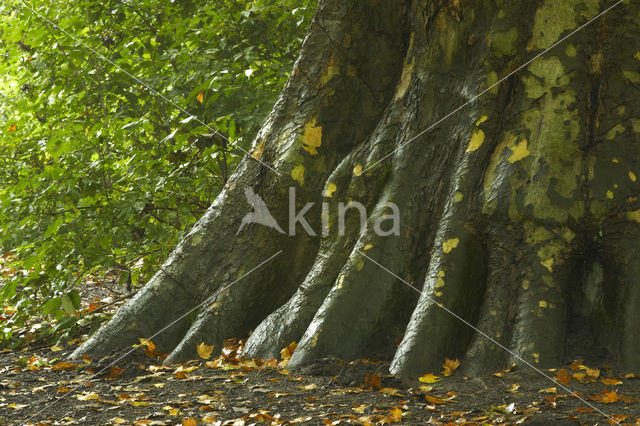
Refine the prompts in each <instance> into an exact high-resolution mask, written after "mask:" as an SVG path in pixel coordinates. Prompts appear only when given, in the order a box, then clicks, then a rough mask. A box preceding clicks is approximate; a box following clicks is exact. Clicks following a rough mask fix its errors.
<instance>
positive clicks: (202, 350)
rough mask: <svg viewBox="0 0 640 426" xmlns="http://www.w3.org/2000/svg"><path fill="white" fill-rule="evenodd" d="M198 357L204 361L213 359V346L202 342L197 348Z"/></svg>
mask: <svg viewBox="0 0 640 426" xmlns="http://www.w3.org/2000/svg"><path fill="white" fill-rule="evenodd" d="M197 350H198V356H199V357H200V358H202V359H209V358H211V353H212V352H213V345H211V346H209V345H207V344H206V343H204V342H202V343H200V344H199V345H198V347H197Z"/></svg>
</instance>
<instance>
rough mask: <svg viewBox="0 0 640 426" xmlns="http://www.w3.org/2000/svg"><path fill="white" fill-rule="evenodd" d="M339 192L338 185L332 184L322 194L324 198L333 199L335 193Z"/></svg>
mask: <svg viewBox="0 0 640 426" xmlns="http://www.w3.org/2000/svg"><path fill="white" fill-rule="evenodd" d="M337 190H338V188H337V187H336V184H335V183H333V182H331V183H329V184H327V187H326V188H325V190H324V191H323V192H322V196H323V197H327V198H331V197H333V193H334V192H336V191H337Z"/></svg>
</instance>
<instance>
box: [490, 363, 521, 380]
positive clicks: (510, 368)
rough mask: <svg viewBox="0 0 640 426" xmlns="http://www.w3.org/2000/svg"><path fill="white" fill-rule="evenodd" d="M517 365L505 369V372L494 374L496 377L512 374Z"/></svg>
mask: <svg viewBox="0 0 640 426" xmlns="http://www.w3.org/2000/svg"><path fill="white" fill-rule="evenodd" d="M515 366H516V365H515V364H511V365H510V366H509V367H508V368H505V369H504V370H501V371H498V372H496V373H493V375H494V376H496V377H502V376H504V375H505V374H508V373H510V372H511V370H513V369H514V368H515Z"/></svg>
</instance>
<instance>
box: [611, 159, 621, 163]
mask: <svg viewBox="0 0 640 426" xmlns="http://www.w3.org/2000/svg"><path fill="white" fill-rule="evenodd" d="M611 162H612V163H616V164H618V163H620V160H619V159H618V158H612V159H611Z"/></svg>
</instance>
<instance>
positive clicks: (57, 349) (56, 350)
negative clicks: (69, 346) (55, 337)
mask: <svg viewBox="0 0 640 426" xmlns="http://www.w3.org/2000/svg"><path fill="white" fill-rule="evenodd" d="M50 349H51V352H60V351H61V350H62V348H61V347H60V346H55V345H53V346H51V348H50Z"/></svg>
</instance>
